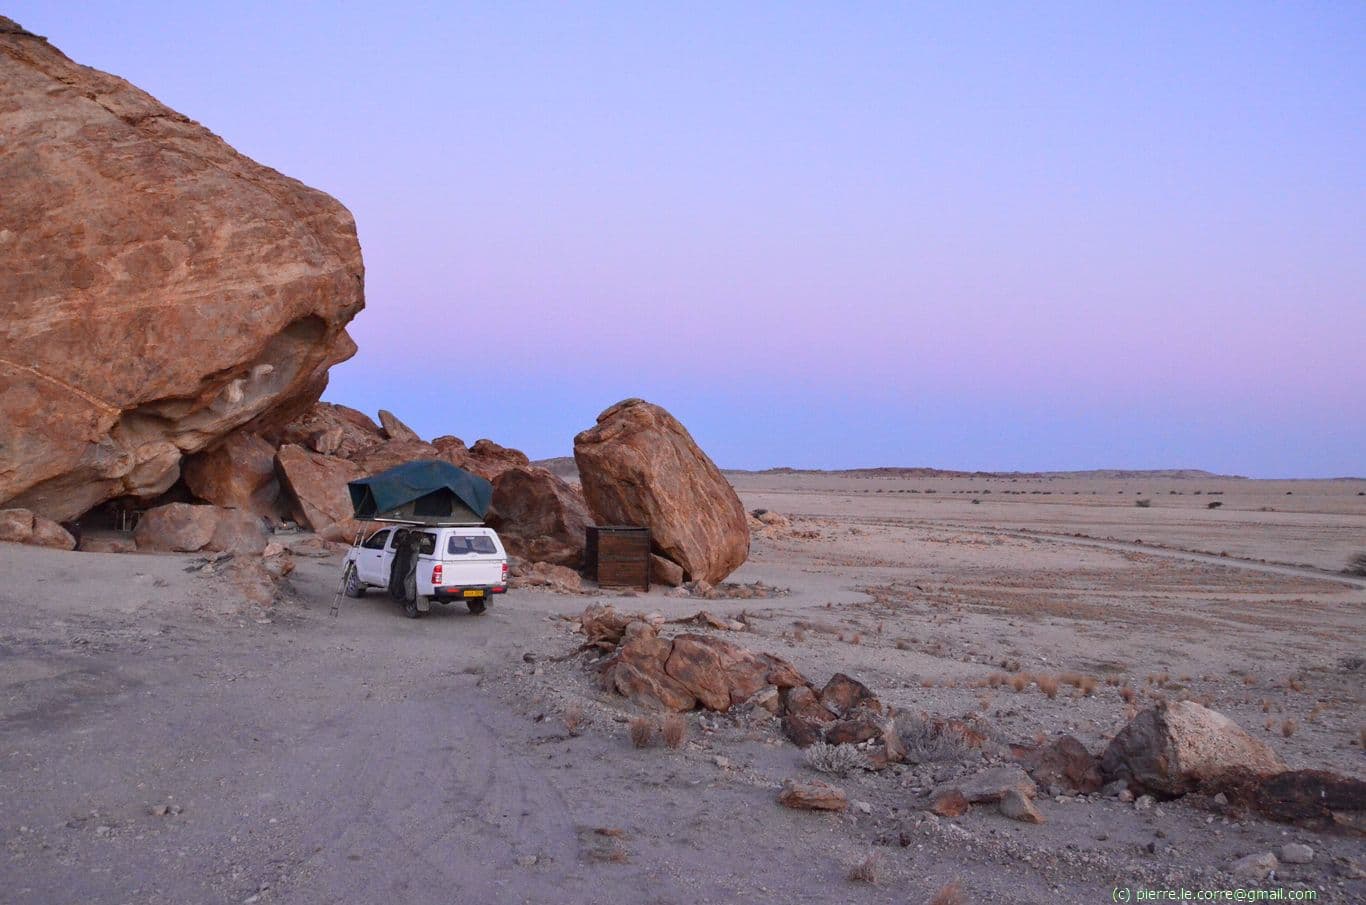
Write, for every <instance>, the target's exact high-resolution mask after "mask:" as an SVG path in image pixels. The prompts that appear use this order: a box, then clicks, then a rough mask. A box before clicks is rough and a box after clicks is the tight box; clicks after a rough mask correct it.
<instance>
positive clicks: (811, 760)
mask: <svg viewBox="0 0 1366 905" xmlns="http://www.w3.org/2000/svg"><path fill="white" fill-rule="evenodd" d="M802 759H803V760H804V761H805V762H806V765H807V766H808V767H810V768H811V769H812V770H815V771H816V772H817V773H829V774H830V775H832V776H847V775H849V774H850V773H852V772H853V771H855V770H867V769H869V768H870V767H871V764H869V762H868V756H867V755H865V754H864V753H863V752H862V751H860V750H859V749H857V748H855V747H854V746H853V745H827V744H826V743H825V742H816V744H814V745H812V746H811V747H810V748H807V749H806V753H805V754H804V755H803V756H802Z"/></svg>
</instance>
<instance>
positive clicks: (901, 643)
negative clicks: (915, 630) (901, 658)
mask: <svg viewBox="0 0 1366 905" xmlns="http://www.w3.org/2000/svg"><path fill="white" fill-rule="evenodd" d="M896 649H897V650H910V649H911V642H909V641H907V640H906V639H905V638H897V639H896Z"/></svg>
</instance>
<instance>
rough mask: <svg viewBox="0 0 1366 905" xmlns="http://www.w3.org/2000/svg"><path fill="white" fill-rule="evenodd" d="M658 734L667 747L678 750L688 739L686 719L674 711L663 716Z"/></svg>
mask: <svg viewBox="0 0 1366 905" xmlns="http://www.w3.org/2000/svg"><path fill="white" fill-rule="evenodd" d="M660 735H661V736H663V738H664V744H665V745H666V746H667V747H669V748H672V749H674V750H678V749H679V748H682V747H683V743H684V742H686V741H687V740H688V721H687V720H685V719H683V717H681V716H679V715H678V714H676V713H675V714H672V715H670V716H668V717H666V718H665V720H664V726H663V727H662V728H661V730H660Z"/></svg>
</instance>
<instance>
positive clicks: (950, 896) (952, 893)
mask: <svg viewBox="0 0 1366 905" xmlns="http://www.w3.org/2000/svg"><path fill="white" fill-rule="evenodd" d="M967 901H968V899H967V896H965V895H963V887H962V886H960V885H959V883H958V881H957V880H950V881H949V882H947V883H945V884H944V885H943V886H941V887H939V892H937V893H935V894H934V896H933V897H932V898H931V899H930V901H929V905H967Z"/></svg>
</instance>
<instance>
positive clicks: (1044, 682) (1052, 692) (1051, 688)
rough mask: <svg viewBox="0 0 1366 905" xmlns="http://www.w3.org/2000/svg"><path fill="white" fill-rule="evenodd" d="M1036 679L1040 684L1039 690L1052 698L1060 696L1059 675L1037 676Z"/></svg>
mask: <svg viewBox="0 0 1366 905" xmlns="http://www.w3.org/2000/svg"><path fill="white" fill-rule="evenodd" d="M1034 681H1035V683H1036V684H1038V686H1039V691H1042V692H1043V693H1044V694H1046V695H1048V696H1049V697H1050V698H1056V697H1057V696H1058V678H1057V676H1036V677H1035V679H1034Z"/></svg>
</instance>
